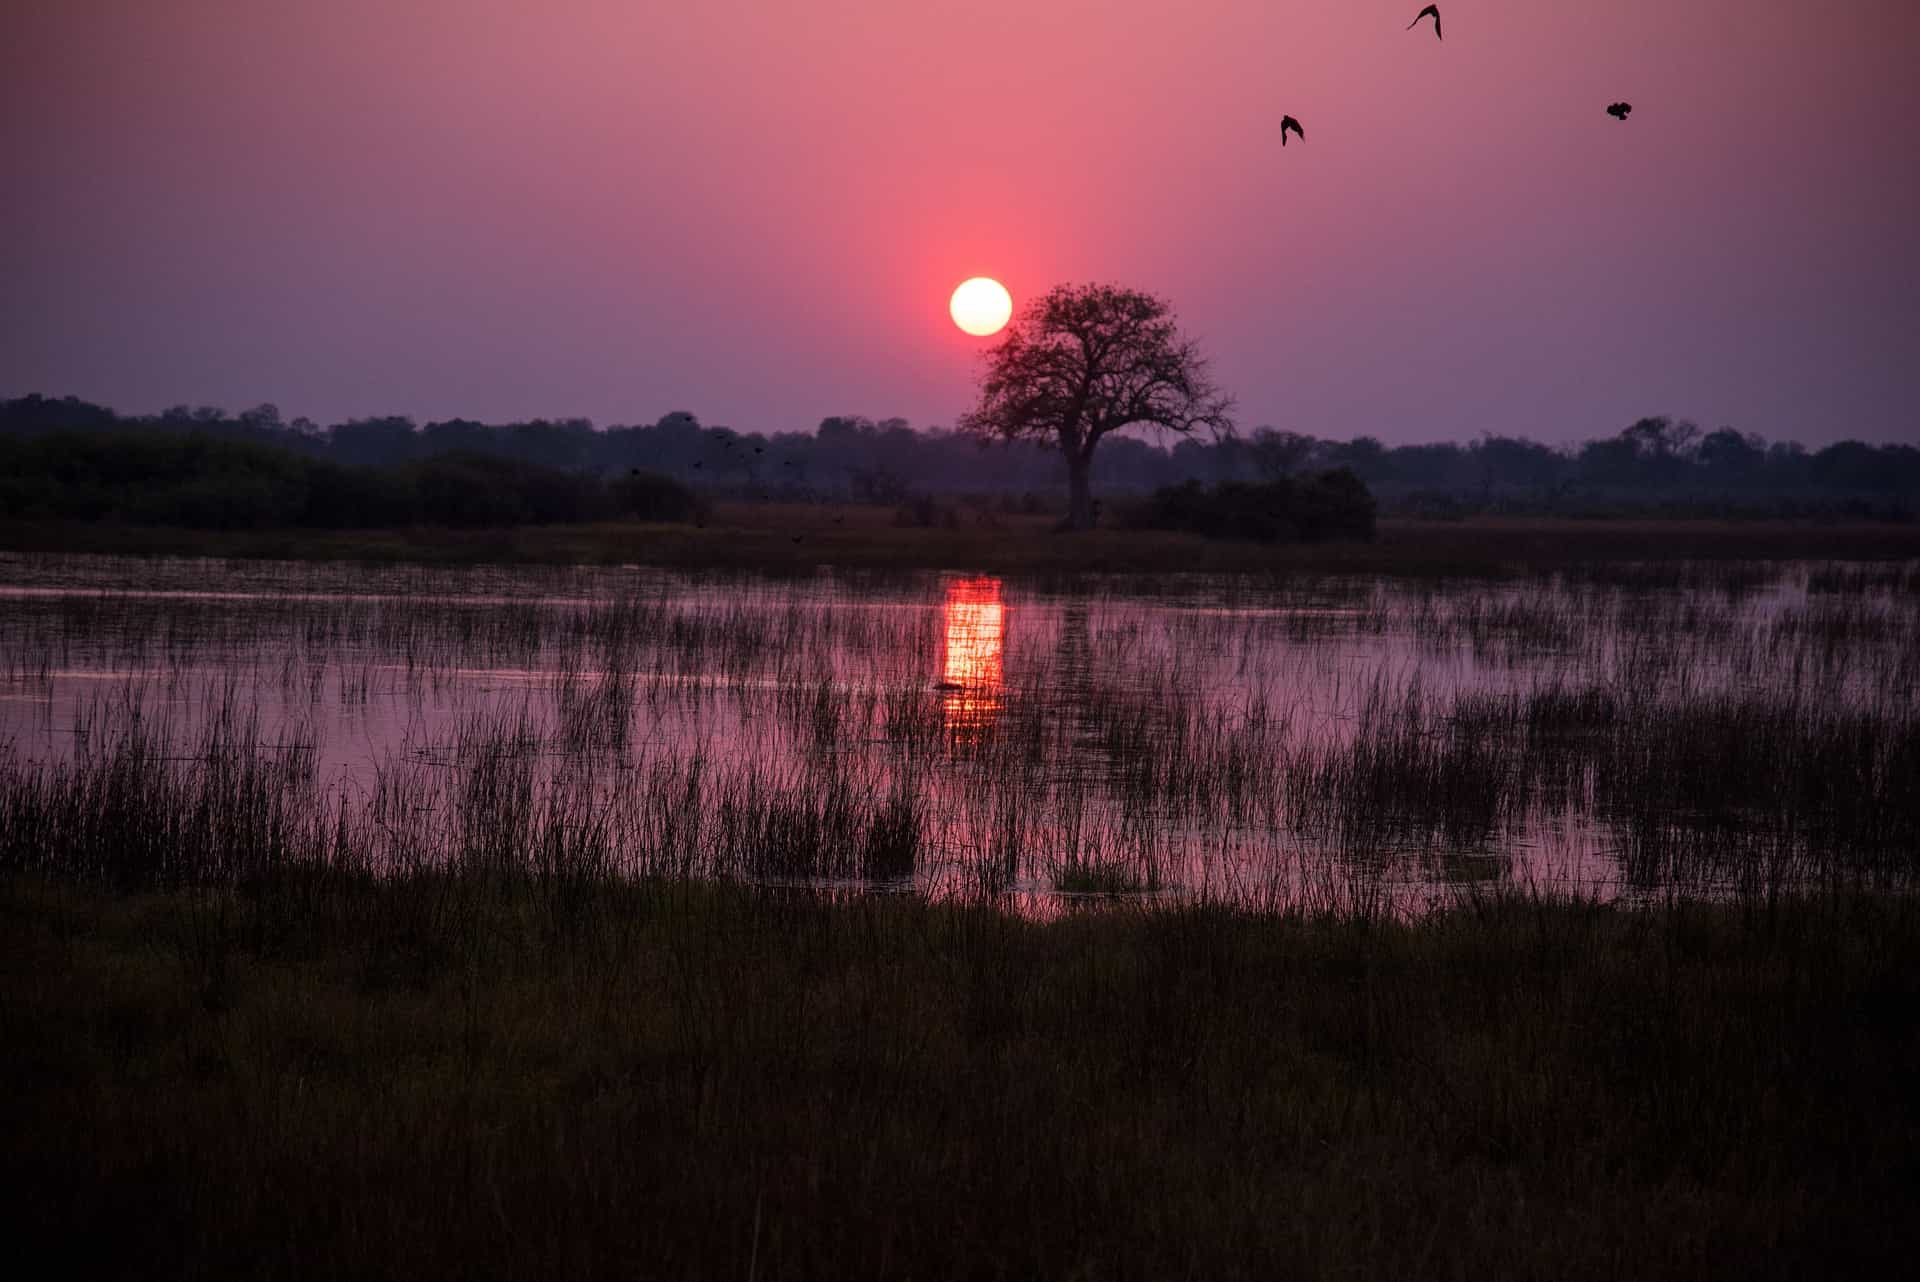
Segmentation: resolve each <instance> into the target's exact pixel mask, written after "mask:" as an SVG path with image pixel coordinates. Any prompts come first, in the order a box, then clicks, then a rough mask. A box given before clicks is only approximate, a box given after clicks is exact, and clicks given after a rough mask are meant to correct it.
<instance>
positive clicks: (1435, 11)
mask: <svg viewBox="0 0 1920 1282" xmlns="http://www.w3.org/2000/svg"><path fill="white" fill-rule="evenodd" d="M1429 14H1431V15H1432V17H1433V38H1434V39H1435V40H1441V39H1445V37H1443V36H1442V35H1441V34H1440V6H1439V5H1437V4H1430V5H1428V6H1427V7H1426V8H1424V9H1422V10H1421V11H1420V12H1419V13H1416V14H1414V15H1413V21H1412V22H1409V23H1408V24H1407V30H1408V31H1412V30H1413V29H1414V28H1415V27H1417V26H1419V25H1420V19H1422V18H1424V17H1427V16H1428V15H1429Z"/></svg>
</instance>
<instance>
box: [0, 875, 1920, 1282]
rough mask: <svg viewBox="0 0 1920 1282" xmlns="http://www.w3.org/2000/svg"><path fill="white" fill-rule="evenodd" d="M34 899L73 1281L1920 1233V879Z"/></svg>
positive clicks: (836, 1265) (698, 1272)
mask: <svg viewBox="0 0 1920 1282" xmlns="http://www.w3.org/2000/svg"><path fill="white" fill-rule="evenodd" d="M0 917H4V923H3V929H0V939H3V940H4V944H0V1046H4V1047H6V1050H5V1051H4V1053H0V1085H3V1086H4V1090H0V1099H4V1103H0V1115H3V1117H4V1121H3V1123H0V1134H4V1135H5V1136H6V1137H7V1139H6V1140H5V1142H4V1156H3V1158H0V1161H3V1162H4V1166H5V1168H6V1171H5V1174H6V1177H7V1183H8V1185H9V1187H10V1188H11V1189H12V1190H13V1192H12V1194H11V1195H10V1197H9V1198H8V1200H7V1202H6V1210H5V1212H4V1214H3V1215H0V1219H3V1220H4V1222H5V1223H6V1227H7V1231H8V1235H9V1238H10V1239H11V1241H12V1242H13V1249H14V1251H15V1252H16V1254H19V1255H22V1256H23V1257H25V1258H33V1257H35V1256H39V1257H40V1258H48V1259H58V1260H60V1261H62V1264H63V1269H64V1270H65V1271H67V1272H69V1273H72V1274H75V1275H85V1276H140V1277H188V1276H241V1275H245V1276H254V1277H277V1276H298V1277H316V1276H354V1277H407V1278H414V1279H417V1278H419V1277H423V1276H455V1275H457V1276H476V1275H487V1276H528V1277H532V1276H539V1277H551V1276H614V1275H618V1276H644V1277H757V1278H780V1277H829V1276H831V1277H956V1278H957V1277H969V1278H971V1277H983V1276H1008V1277H1047V1278H1072V1277H1081V1278H1095V1277H1100V1278H1105V1277H1133V1276H1137V1277H1167V1276H1207V1277H1216V1276H1217V1277H1272V1276H1329V1275H1333V1274H1343V1273H1358V1274H1360V1275H1363V1276H1393V1275H1401V1276H1408V1277H1422V1278H1426V1277H1465V1276H1472V1277H1475V1278H1488V1277H1521V1276H1553V1277H1571V1278H1579V1277H1609V1278H1611V1277H1619V1276H1643V1277H1646V1276H1726V1277H1742V1278H1752V1277H1786V1276H1794V1275H1802V1274H1807V1273H1815V1272H1818V1273H1823V1274H1832V1273H1834V1272H1839V1273H1847V1272H1854V1273H1863V1274H1881V1275H1886V1274H1890V1273H1891V1272H1892V1271H1894V1269H1895V1268H1897V1267H1898V1265H1897V1262H1898V1261H1902V1260H1907V1259H1910V1258H1911V1255H1912V1252H1913V1251H1914V1250H1915V1248H1916V1247H1920V1225H1917V1224H1916V1222H1915V1221H1914V1219H1913V1218H1912V1216H1911V1214H1910V1211H1911V1198H1912V1191H1913V1188H1914V1182H1915V1179H1916V1176H1920V1164H1917V1163H1916V1158H1915V1156H1914V1155H1915V1153H1916V1152H1920V1106H1917V1105H1916V1102H1915V1096H1914V1094H1913V1091H1912V1089H1911V1083H1912V1081H1913V1077H1914V1073H1915V1071H1916V1070H1917V1069H1920V1031H1917V1030H1916V1024H1915V1022H1914V1020H1913V1018H1912V1015H1911V1012H1912V1010H1914V1009H1915V999H1916V998H1920V929H1916V926H1920V908H1916V906H1915V905H1914V904H1913V903H1911V902H1910V901H1905V900H1898V899H1884V898H1883V899H1855V898H1844V897H1831V898H1825V899H1821V900H1818V901H1813V902H1801V903H1780V904H1776V905H1774V906H1773V907H1772V908H1771V909H1762V908H1760V907H1758V906H1755V907H1751V908H1749V907H1741V906H1722V907H1717V908H1708V907H1698V906H1696V907H1681V908H1676V909H1672V910H1661V911H1644V912H1638V913H1635V912H1625V911H1613V910H1608V909H1603V908H1595V907H1584V906H1568V905H1558V906H1555V905H1550V904H1545V903H1539V902H1528V901H1524V900H1506V901H1500V902H1488V903H1485V904H1483V905H1481V906H1480V907H1478V908H1468V909H1462V910H1458V911H1455V912H1452V913H1449V914H1445V915H1441V916H1438V917H1433V918H1430V919H1427V920H1425V921H1423V922H1420V923H1417V924H1395V923H1391V922H1385V921H1380V920H1373V921H1366V920H1352V919H1347V920H1332V919H1305V918H1291V919H1289V918H1274V917H1263V916H1253V915H1240V914H1235V913H1232V912H1227V911H1224V910H1219V909H1165V910H1160V911H1155V912H1151V913H1132V912H1111V911H1109V912H1101V913H1097V914H1096V913H1089V914H1084V915H1078V916H1074V917H1070V918H1069V919H1067V920H1065V921H1061V922H1057V923H1054V924H1051V925H1040V924H1035V923H1031V922H1023V921H1020V920H1018V919H1014V918H1010V917H1007V916H1004V915H1001V914H999V913H996V912H993V911H991V910H989V909H984V908H960V907H935V906H928V905H925V904H922V903H919V902H917V901H913V900H910V899H904V898H892V897H888V898H869V899H865V900H860V901H855V902H849V903H840V904H832V903H826V902H823V901H819V900H815V899H809V898H804V897H793V896H784V895H773V894H770V893H767V892H753V891H749V890H744V889H739V888H728V887H722V886H712V885H707V886H701V885H695V884H689V883H640V884H633V885H627V886H617V885H604V884H602V885H597V886H595V887H593V888H592V890H591V893H584V894H580V893H569V892H567V891H566V890H565V889H564V888H563V886H562V885H561V884H560V883H553V882H543V881H541V880H539V879H534V880H523V879H513V880H507V881H501V880H493V879H486V878H481V877H474V876H467V877H456V878H432V877H416V878H411V879H402V880H395V881H388V882H384V883H381V882H375V881H372V880H369V879H364V878H359V877H355V876H351V875H346V874H327V873H313V872H308V873H288V874H283V875H279V876H277V877H275V878H272V879H269V880H268V881H265V882H262V883H256V884H254V885H252V886H251V887H249V888H247V889H244V890H238V891H220V892H214V891H204V890H203V891H198V892H186V891H180V892H174V893H171V894H166V895H142V896H135V895H126V896H117V897H116V896H108V895H105V894H102V893H97V892H92V891H86V890H81V889H76V888H74V887H73V886H71V885H67V886H61V885H54V884H49V883H46V882H43V881H39V880H35V879H23V878H14V879H12V880H10V881H8V882H7V883H6V884H5V887H4V890H3V891H0ZM43 1252H44V1253H45V1254H44V1255H43V1254H42V1253H43Z"/></svg>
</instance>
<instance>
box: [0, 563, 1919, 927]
mask: <svg viewBox="0 0 1920 1282" xmlns="http://www.w3.org/2000/svg"><path fill="white" fill-rule="evenodd" d="M1916 584H1920V571H1917V570H1916V568H1915V567H1914V566H1912V565H1824V564H1786V565H1781V564H1774V565H1766V566H1755V565H1701V566H1688V565H1677V566H1642V567H1635V566H1618V567H1609V568H1607V569H1606V570H1605V572H1589V573H1585V574H1582V575H1577V576H1566V575H1560V576H1554V577H1531V578H1523V579H1519V580H1515V581H1511V582H1489V581H1451V582H1447V581H1441V582H1421V581H1409V580H1394V579H1373V578H1334V577H1325V578H1317V577H1312V576H1300V575H1297V574H1296V575H1294V576H1292V577H1289V578H1286V579H1258V578H1251V577H1237V578H1207V577H1200V576H1166V577H1159V578H1140V577H1132V578H1119V577H1116V578H1112V579H1101V578H1098V577H1085V576H1083V577H1080V578H1077V579H1075V580H1073V581H1071V582H1067V583H1060V582H1048V581H1022V580H1001V579H997V578H992V577H983V576H979V575H968V574H957V573H916V574H886V575H865V574H847V573H835V572H832V571H829V570H826V569H822V570H821V571H820V572H818V573H817V574H815V575H813V576H810V577H805V578H800V579H772V578H756V577H743V576H737V575H733V576H724V577H715V576H706V575H687V574H679V573H673V572H668V571H663V570H657V569H644V568H631V567H630V568H529V569H499V568H487V569H440V568H422V567H384V568H382V567H366V566H357V565H344V564H311V565H309V564H282V563H270V562H220V561H204V560H190V559H178V560H165V559H159V560H149V559H139V560H132V559H116V558H106V557H19V556H15V557H0V770H4V771H5V772H6V775H7V778H8V779H9V780H12V781H16V782H17V781H19V780H26V779H39V780H42V781H45V780H50V779H53V778H55V777H56V776H58V775H60V773H61V772H63V771H66V772H72V771H76V770H79V769H81V768H83V767H85V766H86V764H87V763H88V762H93V763H95V764H98V763H101V762H104V761H107V760H109V759H111V758H113V757H114V754H116V753H118V754H122V755H123V756H124V755H125V754H127V753H128V752H130V751H134V750H135V749H137V750H138V752H139V753H143V754H145V755H146V757H147V758H152V757H154V756H156V755H158V756H159V757H161V758H164V759H165V761H166V762H167V763H169V764H168V765H167V766H166V767H165V768H167V769H170V770H173V771H175V772H177V773H180V774H182V775H183V776H186V775H191V774H193V773H195V772H199V773H200V774H203V775H204V774H206V773H207V772H208V771H210V770H212V769H213V768H214V767H215V766H216V765H218V764H219V763H220V762H222V761H228V762H230V761H231V759H232V758H233V757H234V756H235V754H247V755H249V756H251V757H253V758H258V759H261V760H264V761H270V762H271V763H272V765H273V773H272V776H271V777H272V778H273V779H274V780H275V781H276V782H274V783H273V785H272V790H277V793H284V794H285V795H284V796H281V795H276V797H275V798H273V799H272V800H271V801H270V802H268V803H263V804H272V805H276V806H282V807H287V808H289V809H290V810H291V808H295V807H304V811H303V813H307V814H309V815H310V817H312V818H313V820H314V823H315V830H316V831H318V830H319V829H320V828H322V827H325V826H326V825H332V827H333V828H334V829H336V830H338V831H342V832H344V831H346V830H347V829H348V828H349V827H350V828H351V829H352V831H353V832H354V834H355V837H354V845H355V847H356V849H357V850H359V851H360V853H361V855H362V856H363V857H364V858H366V859H368V860H369V861H371V862H372V863H373V864H374V865H375V866H394V867H400V866H407V867H414V866H419V865H422V864H435V863H445V862H451V861H458V860H471V859H475V858H482V857H484V858H490V859H502V860H514V859H525V860H539V859H546V860H549V861H551V860H552V859H555V858H561V857H564V858H567V859H574V860H588V861H590V862H591V863H592V864H593V865H594V866H595V867H598V868H603V869H606V870H610V871H614V872H618V873H624V874H631V875H659V874H672V875H694V876H719V877H740V878H749V879H754V880H759V881H769V882H782V883H801V884H813V885H821V886H830V887H840V888H845V889H848V890H849V891H863V890H876V891H877V890H886V891H909V890H911V891H915V892H918V893H922V894H926V895H929V896H936V897H937V896H949V895H973V894H985V895H991V896H993V897H996V898H998V899H1002V900H1004V901H1006V902H1009V903H1011V904H1014V905H1016V906H1019V907H1022V908H1024V909H1026V910H1028V911H1034V912H1050V911H1056V910H1058V909H1059V908H1060V907H1062V906H1064V905H1070V904H1073V903H1076V902H1079V901H1080V900H1082V899H1085V898H1100V899H1116V898H1119V899H1124V898H1128V897H1153V896H1193V895H1217V896H1224V897H1228V898H1233V899H1236V900H1239V901H1254V902H1259V903H1262V904H1274V903H1286V904H1294V903H1333V904H1338V903H1351V902H1354V901H1356V900H1364V901H1378V902H1382V903H1386V904H1389V905H1391V906H1395V907H1401V908H1413V909H1417V908H1419V907H1421V906H1423V905H1429V904H1434V903H1439V902H1447V901H1450V900H1452V899H1454V898H1457V897H1458V896H1459V895H1461V894H1464V893H1482V892H1484V891H1485V890H1487V889H1490V888H1499V887H1524V888H1527V889H1531V890H1545V891H1548V892H1551V893H1556V894H1570V895H1580V896H1586V897H1596V898H1614V897H1619V896H1629V897H1633V896H1660V895H1669V894H1673V893H1687V894H1715V893H1720V892H1721V891H1723V890H1726V889H1728V888H1737V887H1741V886H1751V885H1753V884H1754V883H1755V882H1756V880H1764V881H1766V882H1767V883H1768V884H1770V885H1780V884H1788V883H1791V882H1792V881H1794V880H1796V879H1805V878H1831V877H1833V876H1835V875H1840V874H1842V873H1844V875H1847V876H1850V877H1873V878H1880V879H1885V878H1890V877H1894V876H1904V875H1905V871H1906V869H1907V866H1908V865H1909V864H1910V863H1911V862H1912V859H1913V854H1914V844H1913V843H1914V832H1915V828H1914V825H1915V822H1916V814H1915V812H1916V809H1920V807H1916V804H1915V800H1914V795H1913V794H1914V789H1915V788H1916V786H1920V784H1917V783H1916V778H1920V733H1917V731H1916V712H1915V708H1916V704H1920V700H1917V699H1916V697H1915V696H1916V693H1917V692H1920V592H1917V591H1916ZM1810 772H1811V773H1810Z"/></svg>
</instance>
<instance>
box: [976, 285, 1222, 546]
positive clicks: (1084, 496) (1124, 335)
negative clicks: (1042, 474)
mask: <svg viewBox="0 0 1920 1282" xmlns="http://www.w3.org/2000/svg"><path fill="white" fill-rule="evenodd" d="M1232 407H1233V402H1232V399H1231V398H1229V397H1228V396H1226V395H1225V394H1223V393H1222V392H1220V391H1219V389H1217V388H1216V387H1215V386H1214V384H1213V382H1212V380H1211V379H1210V378H1209V377H1208V373H1207V363H1206V361H1205V359H1204V358H1202V357H1201V355H1200V351H1199V348H1198V347H1197V346H1196V345H1195V344H1194V343H1193V342H1192V340H1190V339H1186V338H1183V337H1182V336H1181V335H1180V332H1179V330H1178V328H1177V327H1176V326H1175V324H1174V317H1173V309H1172V308H1171V307H1169V306H1168V305H1167V304H1166V303H1165V302H1163V301H1162V300H1160V299H1158V298H1155V297H1154V296H1153V295H1151V294H1144V293H1140V292H1139V291H1137V290H1130V289H1121V288H1118V287H1116V286H1113V285H1060V286H1056V287H1055V288H1054V289H1053V290H1051V291H1050V292H1048V293H1047V294H1046V295H1045V296H1044V297H1041V298H1038V299H1035V300H1034V301H1033V302H1031V303H1030V304H1028V306H1027V308H1026V310H1025V311H1024V312H1023V314H1022V315H1021V317H1020V319H1019V320H1018V321H1016V322H1015V323H1014V324H1013V325H1011V326H1009V327H1008V328H1007V333H1006V337H1005V338H1003V339H1001V340H1000V342H998V343H997V344H995V345H994V346H993V347H992V348H991V349H990V350H989V351H988V352H987V369H986V374H985V375H984V377H983V378H982V379H981V385H980V404H979V405H978V406H977V407H975V408H974V409H973V410H971V411H969V412H968V413H967V414H965V415H963V416H962V417H961V420H960V426H961V428H962V429H964V430H966V431H968V432H971V433H973V434H975V435H976V436H979V437H982V438H1000V439H1003V440H1018V439H1022V438H1028V439H1037V440H1040V441H1042V442H1044V443H1046V444H1049V445H1051V446H1052V447H1054V448H1057V449H1058V450H1059V451H1060V452H1061V454H1062V455H1063V456H1065V458H1066V461H1067V490H1068V501H1067V520H1066V528H1067V529H1072V530H1087V529H1092V528H1093V523H1094V514H1093V494H1092V489H1091V486H1090V485H1089V475H1090V470H1091V468H1092V465H1093V451H1094V447H1095V446H1097V445H1099V443H1100V438H1101V437H1103V436H1105V435H1107V434H1108V433H1109V432H1113V431H1117V430H1119V429H1120V428H1123V427H1130V426H1133V425H1136V424H1141V425H1147V426H1151V427H1159V428H1164V429H1166V430H1168V431H1171V432H1179V433H1182V434H1188V433H1191V432H1193V431H1195V430H1196V429H1198V428H1201V427H1205V428H1208V429H1209V430H1211V431H1212V432H1213V433H1214V434H1215V435H1216V436H1220V435H1223V434H1226V433H1230V432H1231V431H1232V430H1233V420H1232V419H1231V418H1229V417H1228V412H1229V411H1230V410H1231V409H1232Z"/></svg>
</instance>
